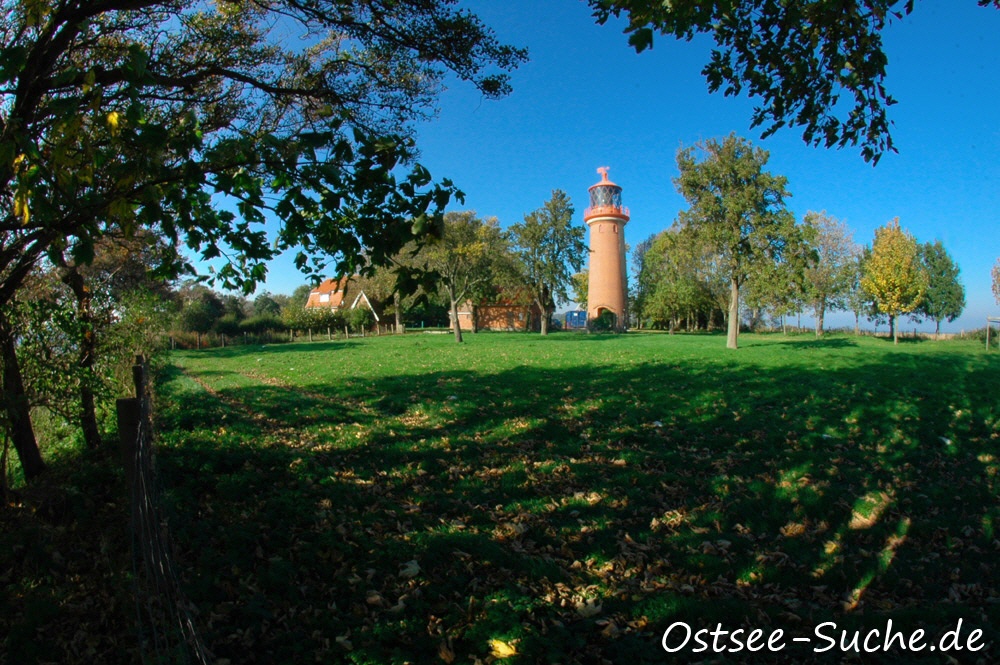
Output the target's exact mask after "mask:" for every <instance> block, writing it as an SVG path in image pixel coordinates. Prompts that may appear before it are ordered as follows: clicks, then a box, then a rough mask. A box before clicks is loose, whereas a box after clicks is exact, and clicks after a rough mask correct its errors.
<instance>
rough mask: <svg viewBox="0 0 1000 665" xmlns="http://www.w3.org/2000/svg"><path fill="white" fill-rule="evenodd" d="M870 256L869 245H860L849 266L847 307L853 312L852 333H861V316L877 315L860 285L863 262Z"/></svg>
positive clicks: (869, 298)
mask: <svg viewBox="0 0 1000 665" xmlns="http://www.w3.org/2000/svg"><path fill="white" fill-rule="evenodd" d="M870 256H871V247H867V246H864V247H861V250H860V251H859V252H858V256H857V257H856V258H855V261H854V264H853V265H852V266H851V271H850V274H851V286H850V289H849V291H848V293H847V309H849V310H850V311H851V313H852V314H854V334H855V335H860V334H861V317H862V316H868V317H871V316H877V310H876V307H875V304H874V302H873V301H872V299H871V296H869V295H868V294H867V293H866V292H865V290H864V289H863V288H862V287H861V276H862V275H863V274H864V266H865V263H867V262H868V257H870Z"/></svg>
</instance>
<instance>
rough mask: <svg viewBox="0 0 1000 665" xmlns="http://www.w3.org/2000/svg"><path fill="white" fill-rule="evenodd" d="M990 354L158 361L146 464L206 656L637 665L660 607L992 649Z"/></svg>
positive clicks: (691, 617) (763, 624)
mask: <svg viewBox="0 0 1000 665" xmlns="http://www.w3.org/2000/svg"><path fill="white" fill-rule="evenodd" d="M799 344H803V342H799ZM805 344H808V342H806V343H805ZM825 348H828V347H825ZM998 362H1000V361H997V362H994V361H993V360H992V359H990V360H989V361H988V363H984V364H982V365H981V366H979V367H978V368H976V367H973V368H971V369H970V367H969V365H968V363H967V362H965V361H962V360H960V359H958V358H953V357H949V356H943V357H924V356H902V357H896V356H889V357H885V356H883V357H880V358H879V360H878V361H877V362H866V363H858V364H857V365H856V366H853V367H842V368H834V369H819V368H817V369H815V370H812V369H803V368H788V367H783V368H778V369H769V370H767V371H761V370H760V369H758V368H753V367H742V368H741V367H738V366H735V367H734V366H728V367H725V368H724V369H720V368H719V367H714V368H706V367H703V366H700V365H698V364H696V363H694V362H692V361H681V362H673V363H672V364H670V365H666V364H657V363H652V362H650V363H644V364H642V365H637V366H633V367H619V368H615V369H611V368H609V367H607V366H600V365H595V366H582V365H581V366H576V367H572V368H564V369H553V368H537V367H515V368H511V369H507V370H504V371H500V372H494V373H486V372H476V371H468V370H455V371H434V372H428V373H426V374H420V375H416V376H407V377H398V378H384V379H381V380H379V381H378V382H377V383H370V384H368V385H365V384H364V383H355V384H353V385H352V386H351V387H350V388H348V389H346V392H347V393H348V394H347V395H345V394H342V390H343V389H342V387H338V386H331V385H319V384H317V385H305V386H295V387H289V386H280V385H278V386H275V385H267V384H257V385H247V384H246V380H245V377H244V378H243V379H240V380H238V381H237V380H234V381H231V382H229V384H228V386H229V387H222V388H217V389H214V393H213V394H211V395H207V394H206V393H205V392H204V391H203V390H202V389H201V388H200V387H198V386H195V385H192V384H190V383H183V382H181V381H180V380H179V377H176V378H175V379H174V380H171V381H167V382H166V383H164V384H163V385H162V386H161V389H160V429H161V432H162V435H161V436H162V447H161V453H160V460H161V465H162V470H163V477H164V479H165V485H166V486H168V487H170V491H169V497H170V506H171V511H172V515H173V517H172V520H171V524H172V526H173V527H174V531H175V535H176V537H177V544H178V547H179V548H180V549H181V552H182V556H181V559H182V560H183V561H184V562H185V563H186V565H187V567H188V571H189V572H188V574H187V577H186V581H187V584H188V587H189V591H190V593H191V596H192V599H193V600H194V601H195V603H196V604H197V605H198V606H199V607H200V608H201V610H202V615H203V616H204V617H205V624H206V630H207V633H208V635H207V636H208V640H209V643H210V644H211V645H212V646H213V648H214V649H215V651H216V654H217V655H218V656H220V657H227V658H231V659H236V658H239V657H240V656H241V655H243V654H246V653H248V652H249V651H252V652H254V653H256V654H258V655H260V657H262V658H264V655H263V654H266V658H264V659H265V660H271V661H274V662H278V661H289V662H290V661H291V660H296V659H303V658H306V657H308V658H312V657H314V656H316V657H320V658H321V660H322V659H325V660H330V661H333V660H339V659H350V660H352V661H354V662H405V661H408V660H409V661H415V662H432V661H434V660H435V659H439V658H443V657H444V656H442V654H445V655H447V656H448V657H449V658H450V657H452V656H454V657H455V658H456V660H457V662H462V661H466V660H468V659H471V658H477V657H478V658H481V659H485V658H488V657H490V655H491V652H494V656H495V655H496V650H497V649H501V647H499V646H498V644H502V645H506V647H508V648H510V649H513V650H515V651H516V652H517V653H518V654H519V655H518V656H514V657H513V658H512V659H511V662H565V663H573V662H578V663H585V662H600V660H601V659H606V660H610V661H611V662H629V661H634V662H664V657H665V654H664V653H663V651H662V649H661V647H660V636H661V635H662V633H663V631H664V630H665V629H666V627H668V626H669V625H670V624H671V623H673V622H675V621H685V622H687V623H689V624H690V625H692V626H693V627H694V628H695V629H698V628H701V627H708V628H713V627H714V626H715V623H716V622H722V623H723V624H724V626H725V627H728V628H729V629H731V630H732V629H736V628H740V627H743V628H764V629H766V630H767V629H773V628H782V629H784V630H785V634H786V635H787V636H789V637H791V636H793V635H794V636H809V635H811V631H812V628H813V627H814V626H816V625H818V624H819V623H820V622H822V621H835V622H837V625H838V627H841V628H846V627H856V628H859V629H864V630H868V629H871V628H875V627H879V628H881V627H884V624H885V620H886V619H889V618H892V619H893V620H894V623H895V625H896V626H897V628H898V629H901V630H909V629H912V628H915V627H917V626H920V627H923V628H924V629H925V630H926V631H927V633H928V635H929V636H934V635H937V634H939V633H940V632H942V631H944V630H946V629H948V628H953V627H954V622H955V620H957V619H958V618H963V619H964V621H965V623H964V626H965V631H966V633H965V634H966V635H967V634H968V631H969V630H972V628H974V627H978V628H981V629H983V630H984V631H986V638H985V639H986V640H996V638H997V637H998V635H997V632H996V629H994V628H992V627H991V626H995V625H998V624H997V620H998V619H1000V616H998V610H997V606H996V604H995V603H993V602H991V601H990V599H991V598H995V597H996V596H997V589H996V586H995V581H994V580H996V579H997V572H998V571H997V569H996V566H997V564H996V556H995V547H996V545H995V540H996V535H995V532H994V531H995V525H996V523H997V520H998V519H1000V512H998V509H997V505H998V502H997V491H996V486H995V478H996V473H997V464H996V461H995V460H994V457H993V455H994V454H995V453H994V452H993V448H994V447H995V441H994V438H995V436H996V432H997V424H996V422H997V421H996V418H997V415H996V413H997V405H996V402H995V399H994V397H993V395H994V394H995V390H996V378H995V377H996V371H997V369H1000V366H998V364H997V363H998ZM205 382H206V383H214V384H215V385H227V384H226V381H221V380H220V377H217V376H216V377H207V378H206V379H205ZM303 391H304V392H305V394H306V397H305V398H303ZM266 404H271V405H272V408H270V409H269V410H268V411H267V420H266V421H264V422H262V421H261V420H260V419H259V418H254V417H253V414H254V413H258V412H259V411H260V409H261V408H263V407H264V405H266ZM345 404H349V405H350V407H349V408H346V407H345ZM240 405H244V407H245V408H240ZM295 405H298V407H297V408H298V409H299V411H298V412H297V413H296V411H295V409H296V406H295ZM304 413H305V414H307V415H306V416H305V417H303V414H304ZM293 432H294V435H293V434H291V433H293ZM501 650H502V649H501ZM745 655H746V654H745V652H744V653H743V654H740V657H739V658H736V657H735V656H734V659H735V660H733V661H732V662H753V658H745V657H743V656H745ZM923 655H925V654H912V653H904V654H900V653H898V652H897V653H890V654H888V655H885V654H870V658H871V662H897V661H898V660H899V659H902V660H904V661H906V662H937V661H936V660H934V659H932V658H931V656H930V655H929V654H927V658H925V660H924V661H921V660H920V656H923ZM686 656H690V657H696V654H694V655H693V654H690V653H687V654H686ZM756 656H759V658H758V660H760V661H761V662H764V661H766V662H793V661H795V660H796V659H802V660H803V661H805V660H809V661H811V662H839V661H840V659H841V658H842V657H843V656H844V654H843V653H841V652H839V651H836V650H834V651H833V652H832V653H827V654H825V655H819V654H811V653H809V651H808V650H807V649H805V648H800V649H798V650H796V649H795V648H794V647H793V646H792V645H789V648H787V649H786V651H785V652H783V653H781V654H771V653H768V652H766V651H765V652H763V653H761V654H756ZM823 658H826V660H825V661H824V660H823ZM445 660H448V658H445Z"/></svg>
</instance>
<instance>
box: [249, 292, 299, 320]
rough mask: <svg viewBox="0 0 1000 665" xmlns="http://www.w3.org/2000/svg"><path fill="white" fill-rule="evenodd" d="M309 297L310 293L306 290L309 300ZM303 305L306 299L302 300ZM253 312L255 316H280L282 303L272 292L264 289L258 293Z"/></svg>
mask: <svg viewBox="0 0 1000 665" xmlns="http://www.w3.org/2000/svg"><path fill="white" fill-rule="evenodd" d="M308 298H309V293H308V292H306V299H307V300H308ZM302 306H303V307H304V306H305V301H303V302H302ZM253 313H254V316H278V315H280V314H281V305H279V304H278V302H277V301H276V300H275V299H274V298H273V297H272V296H271V294H270V293H268V292H267V291H263V292H261V293H259V294H257V297H256V298H254V300H253Z"/></svg>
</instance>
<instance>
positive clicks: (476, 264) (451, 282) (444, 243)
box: [409, 211, 509, 343]
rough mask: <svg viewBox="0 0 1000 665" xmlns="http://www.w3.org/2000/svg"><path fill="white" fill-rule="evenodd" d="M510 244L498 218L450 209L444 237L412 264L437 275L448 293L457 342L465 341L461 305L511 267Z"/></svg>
mask: <svg viewBox="0 0 1000 665" xmlns="http://www.w3.org/2000/svg"><path fill="white" fill-rule="evenodd" d="M508 252H509V244H508V241H507V238H506V236H505V235H504V233H503V232H502V231H501V230H500V225H499V224H498V223H497V219H496V218H495V217H490V218H488V219H480V218H478V217H476V213H475V212H472V211H467V212H449V213H446V214H445V216H444V229H443V230H442V232H441V237H440V238H439V239H438V240H436V241H435V242H433V243H429V244H427V245H426V246H425V247H424V248H423V249H422V250H421V251H420V253H419V254H418V255H416V256H415V257H413V258H412V261H411V262H409V265H411V266H412V267H415V268H417V269H418V270H420V271H422V272H423V273H424V274H425V275H430V276H433V277H436V278H437V279H438V280H439V282H440V285H441V288H442V290H444V292H445V293H446V294H447V295H448V303H449V308H450V311H451V323H452V329H453V330H454V331H455V341H456V342H458V343H461V342H462V328H461V326H460V325H459V320H458V306H459V304H461V303H463V302H465V301H466V300H468V299H470V298H475V297H477V296H481V295H484V294H485V292H486V291H487V290H488V287H489V286H490V285H491V284H492V283H493V280H494V278H495V275H496V274H497V273H503V272H506V271H507V270H509V255H508Z"/></svg>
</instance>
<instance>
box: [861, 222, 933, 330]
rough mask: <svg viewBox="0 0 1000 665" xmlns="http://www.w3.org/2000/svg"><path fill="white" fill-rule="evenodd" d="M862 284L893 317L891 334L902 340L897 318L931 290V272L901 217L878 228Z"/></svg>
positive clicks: (877, 306)
mask: <svg viewBox="0 0 1000 665" xmlns="http://www.w3.org/2000/svg"><path fill="white" fill-rule="evenodd" d="M861 288H862V289H864V291H865V293H867V294H868V296H869V297H870V298H871V299H872V301H873V302H874V303H875V307H876V309H877V311H878V312H880V313H881V314H884V315H886V316H888V317H889V334H890V335H892V340H893V343H895V344H898V343H899V331H898V330H897V326H896V319H897V318H898V317H899V315H900V314H905V313H908V312H913V311H915V310H916V309H917V307H918V306H919V305H920V302H921V301H922V300H923V298H924V294H925V293H926V291H927V273H926V272H925V271H924V267H923V265H922V263H921V260H920V247H919V245H918V244H917V241H916V240H914V239H913V236H911V235H910V234H909V233H907V232H906V231H905V230H903V229H902V228H900V226H899V218H898V217H897V218H896V219H893V220H892V221H891V222H889V223H888V224H886V225H885V226H882V227H879V228H877V229H875V241H874V242H873V243H872V248H871V253H870V255H869V256H868V258H867V260H866V261H865V263H864V266H863V269H862V276H861Z"/></svg>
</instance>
